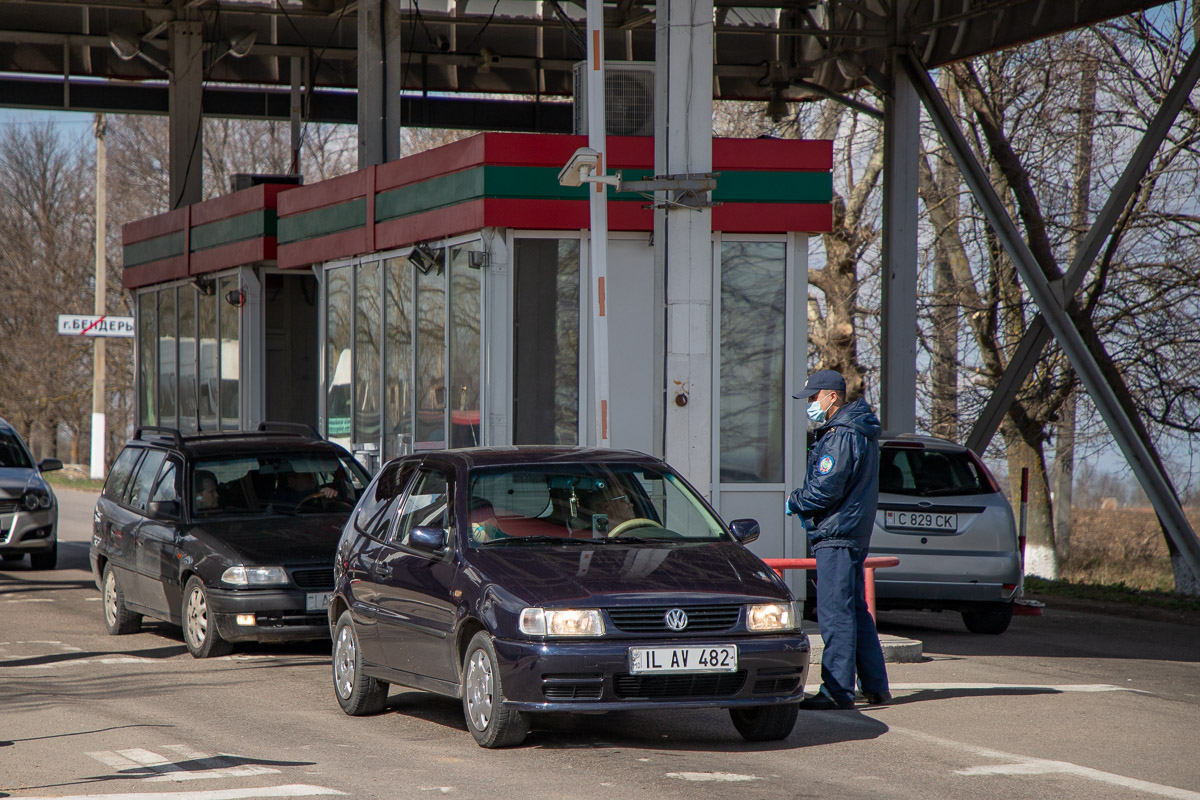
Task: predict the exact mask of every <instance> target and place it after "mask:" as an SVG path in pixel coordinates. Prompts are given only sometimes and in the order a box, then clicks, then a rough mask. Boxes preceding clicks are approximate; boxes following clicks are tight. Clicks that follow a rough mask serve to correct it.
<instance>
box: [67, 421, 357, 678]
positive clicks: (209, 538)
mask: <svg viewBox="0 0 1200 800" xmlns="http://www.w3.org/2000/svg"><path fill="white" fill-rule="evenodd" d="M369 480H370V476H369V475H367V473H366V471H365V470H364V469H363V468H362V466H361V465H360V464H359V463H358V462H357V461H355V460H354V459H353V458H352V457H351V456H350V454H349V453H347V452H346V451H345V450H344V449H343V448H341V447H339V446H337V445H335V444H332V443H330V442H327V441H324V440H322V439H321V438H320V437H319V436H317V434H316V432H315V431H313V430H312V429H311V428H309V427H307V426H303V425H292V424H288V423H263V425H261V426H260V427H259V430H258V431H254V432H245V433H225V434H202V435H198V436H183V435H181V434H180V433H179V431H177V430H174V429H171V428H156V427H144V428H139V429H138V430H137V432H136V433H135V435H134V438H133V439H132V440H130V441H129V443H128V444H126V445H125V449H124V450H122V451H121V454H120V455H119V456H117V460H116V461H115V462H114V464H113V466H112V469H111V470H110V471H109V474H108V479H107V480H106V481H105V484H104V490H103V492H102V493H101V495H100V499H99V501H98V502H97V503H96V512H95V520H94V521H95V530H94V532H93V535H92V544H91V548H90V551H89V552H90V556H91V562H92V572H93V573H94V575H95V577H96V582H97V585H99V586H100V589H101V592H102V594H103V598H102V599H103V609H104V624H105V627H107V628H108V632H109V633H110V634H113V635H119V634H124V633H133V632H135V631H137V630H139V629H140V627H141V623H142V617H143V616H148V617H154V618H156V619H161V620H165V621H167V622H170V623H173V624H175V625H180V626H182V627H183V640H184V643H185V644H186V645H187V649H188V651H189V652H191V654H192V655H193V656H195V657H196V658H206V657H211V656H218V655H222V654H224V653H227V652H229V651H230V649H231V643H232V642H240V641H251V640H254V641H268V642H274V641H285V640H303V639H321V638H324V637H325V636H328V635H329V627H328V625H326V623H325V608H326V604H327V603H328V602H329V598H330V597H331V596H332V590H333V569H332V561H333V553H334V549H335V548H336V546H337V541H338V537H339V536H340V534H341V530H342V526H343V524H344V523H345V522H346V519H347V518H348V517H349V515H350V511H351V509H352V508H353V507H354V504H355V503H356V502H357V501H358V498H359V495H360V494H361V493H362V490H363V488H364V487H365V486H366V484H367V482H368V481H369Z"/></svg>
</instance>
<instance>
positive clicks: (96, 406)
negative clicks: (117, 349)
mask: <svg viewBox="0 0 1200 800" xmlns="http://www.w3.org/2000/svg"><path fill="white" fill-rule="evenodd" d="M104 128H105V121H104V115H103V114H97V115H96V121H95V132H96V314H97V315H99V316H104V315H105V314H106V313H107V311H106V310H105V306H106V302H105V300H106V295H107V294H108V265H107V259H106V258H105V252H104V251H105V246H104V245H105V239H106V238H107V236H106V231H107V229H108V223H107V219H106V213H107V210H106V208H105V206H106V201H107V197H106V189H105V185H106V183H107V180H106V179H107V174H108V163H107V161H108V154H107V152H106V151H105V144H104V133H105V131H104ZM92 341H93V342H94V344H95V348H96V351H95V355H94V357H93V361H92V468H91V477H92V479H93V480H101V479H103V478H104V444H105V440H106V438H107V435H108V427H107V425H106V423H105V418H104V405H105V404H104V352H105V348H104V337H103V336H96V337H94V338H93V339H92Z"/></svg>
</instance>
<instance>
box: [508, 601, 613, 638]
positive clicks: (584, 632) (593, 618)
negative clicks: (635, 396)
mask: <svg viewBox="0 0 1200 800" xmlns="http://www.w3.org/2000/svg"><path fill="white" fill-rule="evenodd" d="M521 633H524V634H526V635H528V636H603V635H604V618H603V617H601V616H600V610H599V609H596V608H527V609H525V610H524V611H522V612H521Z"/></svg>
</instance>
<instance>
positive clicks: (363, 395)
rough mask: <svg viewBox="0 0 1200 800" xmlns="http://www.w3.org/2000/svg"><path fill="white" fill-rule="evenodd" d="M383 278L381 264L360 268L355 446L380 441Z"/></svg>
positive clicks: (356, 285)
mask: <svg viewBox="0 0 1200 800" xmlns="http://www.w3.org/2000/svg"><path fill="white" fill-rule="evenodd" d="M379 277H380V270H379V262H378V261H368V262H365V263H363V264H360V265H359V266H358V275H357V279H356V281H355V289H356V293H355V302H354V308H355V314H356V317H357V318H356V320H355V326H354V437H353V441H354V443H355V444H358V443H365V442H378V441H379V376H380V360H379V357H380V352H379V351H380V348H379V343H380V342H379V337H380V335H381V334H382V332H383V331H382V328H383V325H382V321H381V319H382V318H381V313H382V307H381V302H380V295H379Z"/></svg>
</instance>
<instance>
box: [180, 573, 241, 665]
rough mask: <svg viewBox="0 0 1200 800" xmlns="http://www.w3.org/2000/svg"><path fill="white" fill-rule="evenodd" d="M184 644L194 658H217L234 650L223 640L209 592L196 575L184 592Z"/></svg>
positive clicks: (189, 579) (189, 580)
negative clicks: (209, 602) (212, 608)
mask: <svg viewBox="0 0 1200 800" xmlns="http://www.w3.org/2000/svg"><path fill="white" fill-rule="evenodd" d="M183 643H184V644H185V645H187V649H188V652H189V653H191V654H192V657H193V658H216V657H217V656H223V655H225V654H226V653H229V652H230V651H232V650H233V645H231V644H230V643H229V642H227V641H226V640H225V639H223V638H221V632H220V631H218V630H217V623H216V620H214V619H213V615H212V612H211V611H210V609H209V607H208V590H207V589H205V588H204V582H203V581H202V580H200V579H199V578H197V577H196V576H195V575H193V576H192V577H190V578H188V582H187V586H185V587H184V590H183Z"/></svg>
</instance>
